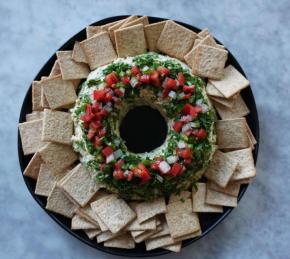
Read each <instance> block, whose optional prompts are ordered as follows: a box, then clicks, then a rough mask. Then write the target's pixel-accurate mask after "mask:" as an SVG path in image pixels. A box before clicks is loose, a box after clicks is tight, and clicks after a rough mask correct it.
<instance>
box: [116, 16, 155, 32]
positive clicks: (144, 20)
mask: <svg viewBox="0 0 290 259" xmlns="http://www.w3.org/2000/svg"><path fill="white" fill-rule="evenodd" d="M137 24H143V25H144V26H146V25H148V24H149V20H148V17H147V16H142V17H139V18H137V19H133V20H131V21H127V22H125V23H124V24H122V26H121V27H120V29H121V28H125V27H130V26H133V25H137Z"/></svg>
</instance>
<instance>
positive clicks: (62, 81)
mask: <svg viewBox="0 0 290 259" xmlns="http://www.w3.org/2000/svg"><path fill="white" fill-rule="evenodd" d="M86 33H87V39H85V40H84V41H82V42H75V45H74V47H73V50H66V51H58V52H57V53H56V55H57V60H56V61H55V64H54V66H53V68H52V70H51V73H50V74H49V75H48V76H47V77H42V78H41V80H40V81H34V82H33V84H32V113H30V114H27V115H26V122H23V123H20V124H19V131H20V136H21V141H22V148H23V153H24V155H33V156H32V158H31V160H30V162H29V164H28V166H27V167H26V169H25V171H24V175H25V176H26V177H30V178H33V179H35V180H36V187H35V194H37V195H41V196H45V197H47V205H46V209H48V210H50V211H53V212H55V213H58V214H60V215H63V216H65V217H68V218H71V228H72V229H73V230H83V231H84V232H85V233H86V234H87V236H88V238H90V239H95V240H96V242H98V243H104V246H106V247H118V248H124V249H132V248H134V247H135V244H136V243H141V242H143V241H144V242H145V246H146V249H147V250H148V251H149V250H153V249H156V248H164V249H167V250H170V251H174V252H179V251H180V249H181V245H182V240H185V239H188V238H193V237H196V236H199V235H201V233H202V231H201V227H200V222H199V213H222V212H223V207H224V206H227V207H236V206H237V197H238V194H239V190H240V187H241V184H248V183H250V182H251V181H252V179H253V177H255V175H256V170H255V166H254V160H253V156H252V150H253V149H254V146H255V144H256V140H255V138H254V136H253V134H252V132H251V130H250V128H249V126H248V124H247V121H246V119H245V117H244V116H246V115H248V114H249V112H250V111H249V109H248V107H247V106H246V104H245V102H244V100H243V98H242V96H241V94H240V93H241V91H242V90H243V89H244V88H246V87H248V86H249V82H248V80H247V79H246V78H245V77H244V76H243V75H242V74H241V73H239V72H238V71H237V70H236V69H235V68H234V67H233V66H231V65H228V66H227V67H225V64H226V61H227V55H228V52H227V50H226V49H225V48H224V46H222V45H220V44H217V43H216V42H215V40H214V38H213V37H212V36H211V34H210V33H209V31H208V29H204V30H202V31H201V32H200V33H195V32H193V31H191V30H189V29H187V28H185V27H183V26H181V25H179V24H177V23H175V22H173V21H170V20H169V21H162V22H157V23H153V24H149V22H148V18H147V17H146V16H143V17H137V16H130V17H128V18H126V19H123V20H119V21H116V22H113V23H109V24H105V25H102V26H88V27H87V28H86ZM147 50H150V51H159V52H161V53H163V54H166V55H169V56H171V57H175V58H177V59H179V60H181V61H185V62H186V63H187V64H188V65H189V66H190V67H191V69H192V73H193V74H195V75H198V76H200V77H203V78H205V79H208V81H207V86H206V92H207V94H208V96H209V97H210V100H211V101H212V103H213V105H214V107H215V109H216V110H217V112H218V114H219V116H220V118H221V120H218V121H217V122H216V134H217V143H216V144H217V150H216V152H215V153H214V155H213V158H212V161H211V163H210V165H209V167H208V168H207V170H206V171H205V173H204V176H205V179H206V182H199V183H197V188H193V189H192V190H187V191H183V192H181V193H180V195H175V194H173V195H171V196H170V197H169V198H167V199H165V198H164V197H161V198H158V199H156V200H154V201H125V200H122V199H120V198H119V197H118V196H117V195H116V194H111V193H108V192H106V191H105V190H104V189H103V187H102V186H100V185H99V184H98V183H97V182H96V181H95V180H94V179H93V177H92V175H91V173H90V172H89V171H88V170H87V169H86V168H85V167H84V166H83V165H82V164H80V163H79V162H78V155H77V154H76V153H75V152H74V150H73V148H72V145H71V137H72V135H73V122H72V119H71V114H70V113H69V111H68V109H69V108H71V107H73V106H74V103H75V101H76V99H77V89H78V85H79V83H80V80H82V79H85V78H87V76H88V74H89V73H90V71H91V70H94V69H96V68H97V67H99V66H102V65H106V64H108V63H110V62H112V61H114V60H115V59H116V58H117V57H128V56H135V55H138V54H142V53H144V52H145V51H147Z"/></svg>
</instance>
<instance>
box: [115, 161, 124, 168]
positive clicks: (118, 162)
mask: <svg viewBox="0 0 290 259" xmlns="http://www.w3.org/2000/svg"><path fill="white" fill-rule="evenodd" d="M123 164H124V160H123V159H120V160H118V161H117V162H116V163H115V169H121V167H122V165H123Z"/></svg>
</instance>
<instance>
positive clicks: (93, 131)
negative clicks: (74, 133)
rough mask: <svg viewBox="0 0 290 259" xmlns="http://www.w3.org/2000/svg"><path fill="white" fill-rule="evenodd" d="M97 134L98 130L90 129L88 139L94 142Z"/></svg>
mask: <svg viewBox="0 0 290 259" xmlns="http://www.w3.org/2000/svg"><path fill="white" fill-rule="evenodd" d="M95 134H96V129H93V128H90V129H89V131H88V135H87V137H88V139H89V140H92V139H93V138H94V136H95Z"/></svg>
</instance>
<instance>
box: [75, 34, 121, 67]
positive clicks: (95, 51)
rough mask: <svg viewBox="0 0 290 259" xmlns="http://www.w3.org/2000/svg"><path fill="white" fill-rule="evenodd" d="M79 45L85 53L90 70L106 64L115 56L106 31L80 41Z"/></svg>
mask: <svg viewBox="0 0 290 259" xmlns="http://www.w3.org/2000/svg"><path fill="white" fill-rule="evenodd" d="M80 46H81V48H82V50H83V52H84V53H85V55H86V59H87V61H88V64H89V66H90V69H91V70H93V69H95V68H97V67H99V66H102V65H106V64H108V63H110V62H112V61H113V60H114V59H116V58H117V55H116V52H115V49H114V47H113V44H112V42H111V40H110V36H109V33H108V32H101V33H98V34H97V35H95V36H93V37H91V38H89V39H86V40H84V41H82V42H80Z"/></svg>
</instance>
